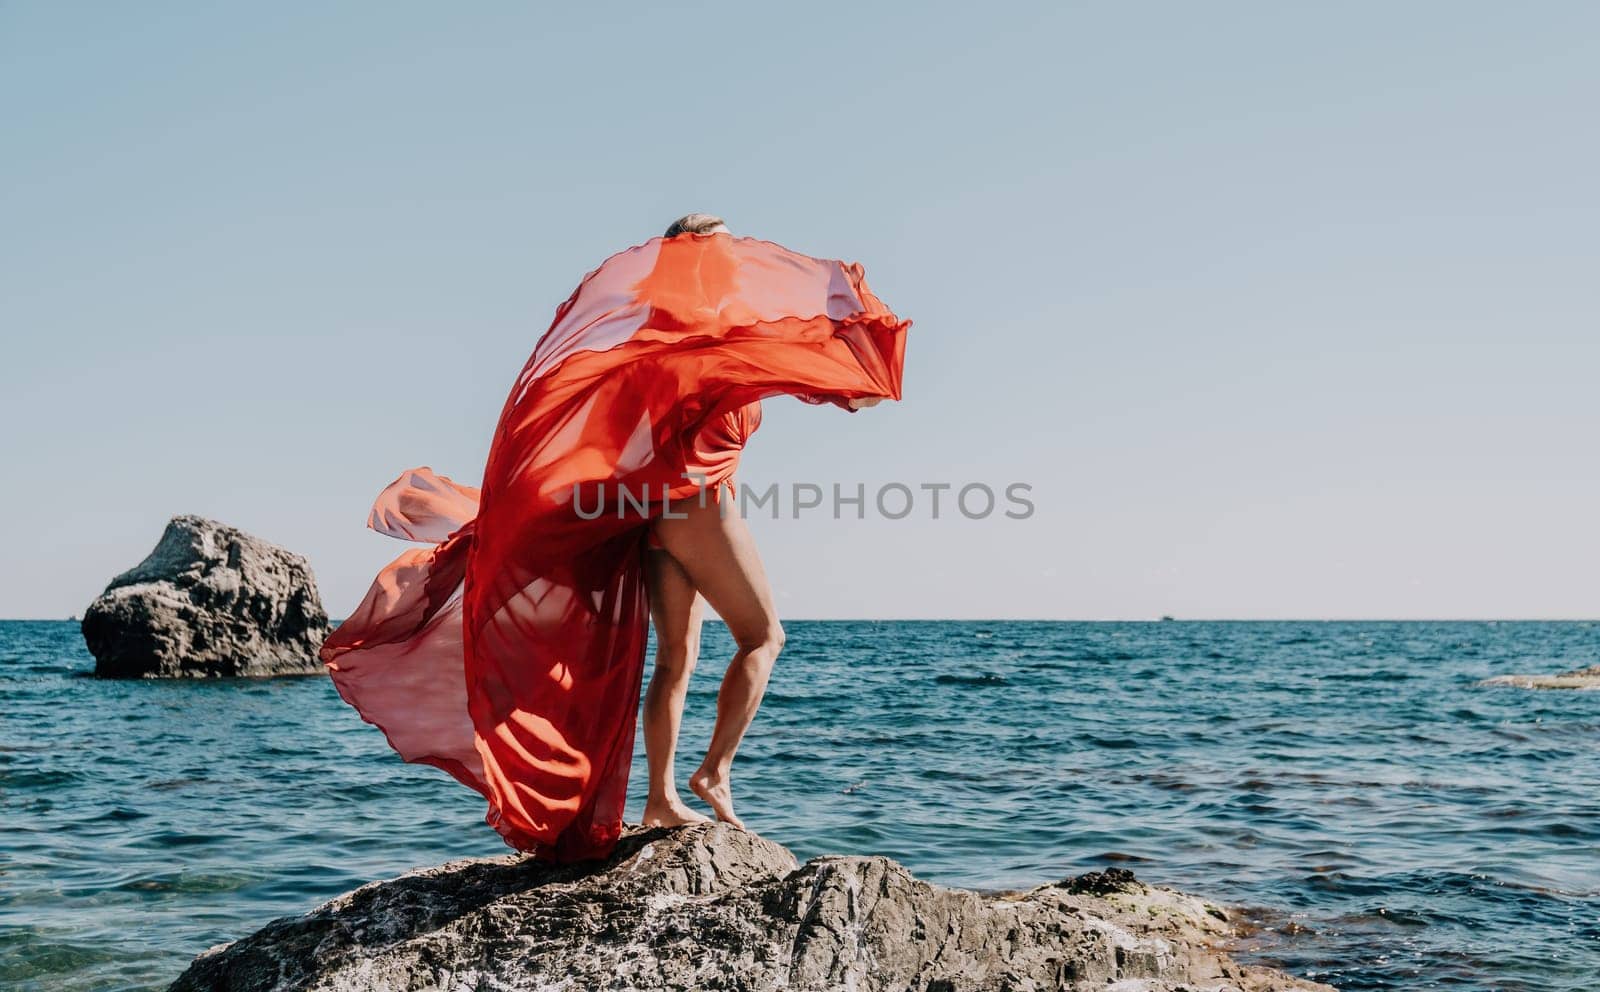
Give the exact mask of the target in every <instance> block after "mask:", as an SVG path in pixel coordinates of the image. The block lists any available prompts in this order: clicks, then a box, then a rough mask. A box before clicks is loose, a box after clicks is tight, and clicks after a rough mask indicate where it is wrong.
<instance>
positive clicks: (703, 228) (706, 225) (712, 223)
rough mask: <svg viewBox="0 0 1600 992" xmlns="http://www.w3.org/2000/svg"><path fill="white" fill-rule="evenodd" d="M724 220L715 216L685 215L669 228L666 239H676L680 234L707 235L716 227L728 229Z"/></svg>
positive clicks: (665, 235)
mask: <svg viewBox="0 0 1600 992" xmlns="http://www.w3.org/2000/svg"><path fill="white" fill-rule="evenodd" d="M726 226H727V225H726V224H724V223H723V221H722V218H721V217H718V216H717V215H715V214H684V215H683V216H682V217H679V218H678V219H677V220H675V221H673V222H672V226H670V227H668V228H667V233H666V234H663V235H662V237H664V238H675V237H677V236H678V235H680V234H706V233H708V232H710V231H711V229H712V228H715V227H726Z"/></svg>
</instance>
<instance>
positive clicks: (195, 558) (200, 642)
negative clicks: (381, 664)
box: [83, 516, 328, 678]
mask: <svg viewBox="0 0 1600 992" xmlns="http://www.w3.org/2000/svg"><path fill="white" fill-rule="evenodd" d="M327 635H328V614H327V613H326V612H324V611H323V609H322V600H321V598H320V597H319V596H318V595H317V583H316V580H315V579H314V578H313V577H312V575H311V566H310V565H308V564H307V563H306V560H305V559H304V558H302V557H300V556H299V555H297V554H292V553H290V552H288V551H285V550H284V549H283V548H280V547H278V546H277V545H274V544H268V543H267V542H265V541H263V540H261V539H259V538H255V537H251V536H250V535H249V534H246V533H245V532H244V531H242V530H239V529H238V528H235V527H229V526H227V525H226V524H219V523H217V522H216V521H214V520H207V519H205V518H204V517H192V516H181V517H173V518H172V520H171V522H169V523H168V524H167V529H166V532H165V533H163V534H162V535H161V541H160V542H159V543H158V544H157V545H156V548H155V550H154V551H152V552H150V555H149V557H147V558H145V560H144V561H142V562H140V563H139V564H138V565H136V566H134V567H133V568H132V569H130V570H128V571H126V572H124V573H122V574H121V575H119V576H117V577H116V578H114V579H112V580H111V584H110V585H108V586H106V591H105V592H103V593H101V594H100V598H98V599H96V600H95V601H94V602H93V603H91V604H89V608H88V610H86V611H85V612H84V615H83V639H84V640H85V641H86V642H87V643H88V645H89V652H90V653H91V654H93V655H94V658H95V668H94V673H95V674H96V675H100V676H104V677H108V678H175V677H185V676H187V677H208V676H224V675H247V676H261V675H298V674H312V673H319V672H321V671H322V670H323V669H322V664H321V662H320V661H318V659H317V648H319V647H320V646H321V645H322V640H323V638H324V637H326V636H327Z"/></svg>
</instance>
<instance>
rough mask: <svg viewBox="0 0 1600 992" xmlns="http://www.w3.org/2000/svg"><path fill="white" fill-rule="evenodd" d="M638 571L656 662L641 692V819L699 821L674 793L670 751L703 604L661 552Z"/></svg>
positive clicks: (667, 823) (658, 823) (664, 823)
mask: <svg viewBox="0 0 1600 992" xmlns="http://www.w3.org/2000/svg"><path fill="white" fill-rule="evenodd" d="M644 572H645V585H646V587H647V588H648V590H649V597H650V620H651V622H652V623H653V624H655V628H656V664H655V673H654V674H653V675H651V676H650V687H649V688H648V689H646V690H645V694H644V750H645V756H646V758H647V760H648V762H649V765H650V793H649V797H648V798H647V799H646V800H645V804H644V816H643V817H641V820H642V821H643V823H644V825H645V826H647V827H676V826H679V825H681V824H685V823H700V822H703V821H704V820H705V817H703V816H701V815H700V814H699V813H696V812H695V811H694V810H692V809H690V808H689V807H687V806H685V805H684V804H683V800H682V799H680V798H679V797H678V787H677V784H676V783H675V782H674V781H673V774H672V756H673V752H674V751H676V750H677V747H678V727H679V725H680V724H681V723H682V722H683V701H684V699H685V698H686V697H687V696H688V694H689V676H690V675H692V674H694V663H695V659H696V658H698V657H699V656H700V618H701V617H702V616H703V614H704V606H703V604H702V603H701V600H700V595H699V593H697V592H696V591H695V588H694V583H692V582H690V581H689V575H688V573H686V572H685V571H684V570H683V567H682V566H680V565H679V564H678V563H677V562H676V561H675V560H673V557H672V556H671V555H669V554H667V553H666V552H665V551H657V550H650V551H646V552H645V565H644Z"/></svg>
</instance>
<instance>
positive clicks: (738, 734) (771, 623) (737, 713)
mask: <svg viewBox="0 0 1600 992" xmlns="http://www.w3.org/2000/svg"><path fill="white" fill-rule="evenodd" d="M722 495H724V496H725V494H722ZM672 511H673V514H682V517H681V518H677V519H675V518H674V517H673V516H664V517H662V518H660V519H658V520H657V521H656V523H655V528H656V536H657V537H658V538H659V539H660V541H661V543H662V544H663V545H664V546H665V547H666V549H667V551H668V552H669V553H671V555H672V557H673V558H675V559H677V561H678V564H680V565H682V566H683V570H684V571H685V572H686V573H687V574H688V576H689V580H690V582H692V583H693V584H694V586H695V588H697V589H699V590H700V594H701V595H702V596H704V597H705V598H706V602H708V603H710V604H711V608H712V609H713V610H716V611H717V614H718V615H719V616H721V617H722V619H723V621H724V622H725V623H727V625H728V632H729V633H730V634H732V635H733V640H734V643H735V644H736V645H738V652H737V653H736V654H735V655H734V656H733V661H732V662H730V663H729V664H728V672H727V674H726V675H724V676H723V678H722V689H721V691H720V692H718V693H717V725H716V729H715V730H713V731H712V734H711V746H710V747H709V748H708V749H707V750H706V757H705V760H704V761H702V762H701V763H700V767H699V768H698V769H697V770H696V771H695V773H694V774H693V775H691V776H690V777H689V788H691V789H693V790H694V791H695V794H696V795H698V796H699V797H700V798H701V799H704V800H705V801H706V802H708V803H710V804H711V808H712V809H714V810H716V813H717V819H719V820H725V821H727V822H728V823H732V824H734V825H735V826H739V827H742V826H744V824H743V823H741V822H740V821H739V818H738V817H737V816H735V815H734V813H733V791H732V785H731V779H730V769H731V768H732V766H733V755H734V753H735V752H736V751H738V750H739V742H740V741H741V740H743V739H744V734H745V731H746V730H747V729H749V727H750V721H751V720H752V719H754V718H755V715H756V710H757V708H759V707H760V705H761V697H762V695H763V694H764V693H765V692H766V690H767V678H768V676H770V675H771V674H772V664H773V662H775V661H776V660H777V658H778V652H779V651H780V650H782V649H783V627H782V626H781V625H780V624H779V623H778V612H777V609H776V608H775V607H774V605H773V602H772V588H771V587H770V586H769V585H768V584H767V574H766V571H765V570H764V569H763V568H762V567H761V556H760V555H759V554H757V552H756V545H755V539H754V538H752V537H751V535H750V531H749V529H748V528H747V527H746V526H745V523H744V519H743V518H741V517H740V516H739V514H738V513H737V512H735V511H734V509H733V508H732V507H730V508H728V511H727V513H726V514H724V513H723V512H722V508H721V507H720V506H719V505H718V504H717V503H707V504H706V505H703V506H702V505H701V503H700V499H699V497H691V498H689V499H686V500H683V501H682V502H681V503H674V504H673V506H672Z"/></svg>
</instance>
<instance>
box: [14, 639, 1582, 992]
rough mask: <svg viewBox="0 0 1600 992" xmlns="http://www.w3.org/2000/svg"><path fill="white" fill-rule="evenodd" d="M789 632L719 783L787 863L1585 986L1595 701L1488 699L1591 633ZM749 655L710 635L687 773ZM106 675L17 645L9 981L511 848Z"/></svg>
mask: <svg viewBox="0 0 1600 992" xmlns="http://www.w3.org/2000/svg"><path fill="white" fill-rule="evenodd" d="M786 626H787V628H788V631H789V644H788V647H787V649H786V650H785V652H784V655H783V657H782V659H781V660H780V661H779V664H778V667H777V670H776V672H775V674H774V676H773V680H772V685H771V689H770V691H769V693H768V695H767V699H766V702H765V703H764V704H763V706H762V709H761V713H760V715H759V717H758V718H757V720H756V723H755V725H754V727H753V728H752V730H751V733H750V735H749V737H748V738H747V739H746V742H745V744H744V748H743V750H742V751H741V752H740V754H739V758H738V761H737V763H736V765H735V767H734V775H735V778H734V785H735V789H736V796H737V800H738V804H739V810H740V812H741V814H742V815H743V817H744V818H745V820H746V822H747V823H748V824H749V826H750V827H751V828H752V829H755V830H758V831H760V832H761V833H763V834H765V835H766V836H768V837H770V838H772V839H774V840H777V841H779V842H781V843H783V844H786V845H787V846H789V847H790V848H791V849H793V850H794V852H795V853H796V854H797V855H798V856H799V857H800V858H802V859H804V858H807V857H810V856H813V855H818V854H823V853H827V852H844V853H855V854H884V855H888V856H890V857H892V858H895V859H897V860H899V861H900V862H902V863H903V864H905V865H906V866H907V867H909V868H910V869H911V870H913V871H914V872H916V873H917V874H918V875H920V876H922V877H923V878H926V879H929V880H932V881H935V882H940V883H944V884H947V885H957V886H968V887H974V888H984V889H996V888H1011V887H1024V886H1029V885H1033V884H1037V883H1042V882H1046V881H1052V880H1056V879H1060V878H1062V877H1064V876H1067V875H1071V874H1076V873H1079V872H1083V871H1087V870H1090V869H1095V868H1102V867H1106V866H1116V867H1124V868H1132V869H1133V870H1134V871H1135V873H1136V874H1138V876H1139V877H1140V878H1142V879H1144V880H1146V881H1149V882H1155V883H1161V884H1166V885H1172V886H1175V887H1177V888H1181V889H1185V890H1188V891H1191V892H1194V893H1196V894H1199V895H1202V896H1205V897H1207V898H1210V899H1213V900H1217V901H1220V902H1223V903H1226V904H1228V905H1230V906H1234V907H1238V918H1239V919H1241V920H1242V921H1244V922H1245V923H1246V924H1247V929H1248V931H1249V932H1250V936H1249V937H1248V939H1247V940H1246V941H1245V943H1244V945H1243V952H1244V953H1245V954H1246V955H1247V956H1248V957H1249V959H1250V960H1253V961H1257V962H1261V963H1266V964H1273V965H1276V966H1278V967H1282V968H1285V969H1287V970H1289V971H1291V972H1293V973H1295V974H1298V975H1304V976H1310V977H1314V978H1316V979H1318V980H1320V981H1325V982H1329V983H1331V984H1333V985H1335V986H1337V987H1339V988H1342V989H1347V990H1362V989H1396V990H1399V989H1406V990H1411V989H1485V990H1487V989H1500V990H1518V992H1521V990H1563V992H1566V990H1571V992H1577V990H1584V992H1592V990H1596V989H1600V692H1534V691H1527V690H1520V689H1513V688H1498V687H1496V688H1490V687H1483V686H1480V685H1479V684H1478V683H1479V680H1481V679H1483V678H1485V677H1486V676H1490V675H1494V674H1499V673H1505V672H1529V671H1533V672H1555V671H1561V670H1566V669H1571V668H1578V667H1584V666H1588V665H1592V664H1595V663H1596V662H1600V624H1590V623H1278V622H1272V623H1199V622H1195V623H1187V622H1174V623H973V622H938V623H933V622H927V623H925V622H795V623H790V624H787V625H786ZM730 648H731V645H730V642H729V640H728V638H727V634H726V631H725V630H724V629H723V628H721V627H720V626H718V625H715V624H712V625H710V626H708V630H707V637H706V640H705V659H704V661H703V662H702V666H701V669H700V671H698V672H697V673H696V674H695V676H694V682H693V689H692V691H691V693H690V696H689V703H688V712H687V716H686V719H685V722H684V732H683V741H682V754H681V756H680V759H679V769H680V771H681V773H682V774H684V775H686V774H687V773H688V772H689V771H690V770H692V769H693V767H694V765H695V763H696V760H697V758H698V755H699V750H700V749H701V748H703V747H704V744H705V741H706V739H707V737H708V736H709V732H710V720H711V716H712V713H713V709H714V705H715V692H716V687H717V680H718V678H719V676H720V675H721V669H722V664H723V660H724V659H725V658H726V657H727V656H728V654H729V653H730ZM91 668H92V661H91V659H90V658H89V656H88V654H87V653H86V651H85V650H84V646H83V642H82V639H81V637H80V636H79V634H78V629H77V626H76V624H72V623H54V622H5V623H0V988H6V989H18V990H41V992H42V990H50V992H54V990H91V989H92V990H97V992H101V990H115V989H159V988H163V987H164V986H165V985H166V984H167V983H168V982H170V981H171V980H172V979H173V978H174V977H176V976H177V974H178V973H179V972H180V971H182V970H183V968H184V967H185V965H186V964H187V963H188V961H189V959H190V958H191V957H192V956H193V955H194V954H196V953H197V952H199V951H201V950H203V949H204V948H206V947H208V946H210V945H213V944H216V943H219V942H222V941H227V940H231V939H234V938H236V937H241V936H244V935H246V934H248V933H250V932H251V931H253V930H255V929H256V928H258V927H260V926H261V925H262V924H264V923H266V922H267V921H268V920H270V919H272V918H274V917H277V916H281V915H285V914H294V913H300V912H304V911H305V910H308V909H310V908H311V907H313V906H314V905H316V904H317V903H319V902H321V901H323V900H325V899H328V898H330V897H332V896H334V895H337V894H339V893H341V892H344V891H346V890H348V889H351V888H353V887H355V886H357V885H359V884H361V883H363V882H367V881H370V880H372V879H380V878H387V877H390V876H393V875H396V874H398V873H400V872H403V871H405V870H407V869H409V868H412V867H416V866H421V865H431V864H435V863H438V862H441V861H444V860H447V859H450V858H459V857H465V856H474V855H493V854H498V853H501V852H503V851H504V850H505V849H504V848H503V847H502V846H501V843H500V841H499V839H498V837H497V836H496V835H495V834H494V833H493V832H492V831H491V830H490V829H489V828H488V827H486V826H484V824H483V822H482V815H483V809H482V802H481V800H480V799H479V798H478V796H477V795H476V794H474V793H472V792H471V791H469V790H467V789H465V788H463V787H462V786H460V785H457V784H456V783H455V782H454V781H453V780H451V779H449V778H448V777H447V776H445V775H444V774H443V773H441V772H438V771H435V770H434V769H431V768H427V767H417V766H410V765H405V764H403V763H401V762H400V761H399V759H398V758H396V757H395V756H394V755H393V754H392V753H391V752H390V751H389V750H388V748H387V746H386V745H385V743H384V740H383V737H382V735H381V734H380V733H379V732H378V731H377V730H376V729H374V728H372V727H370V726H367V725H365V724H363V723H362V722H361V720H360V719H359V718H358V717H357V716H356V714H355V712H354V711H353V710H351V709H349V708H348V707H346V706H345V705H344V704H343V703H342V702H341V701H340V700H339V698H338V696H337V695H335V693H334V691H333V688H332V686H331V685H330V684H329V682H328V681H327V680H326V679H324V678H321V677H309V678H291V679H278V680H273V681H260V682H257V681H212V682H158V681H148V682H108V681H99V680H96V679H93V678H89V677H86V676H87V674H88V673H89V671H90V670H91ZM636 750H637V752H638V753H637V755H636V761H635V769H634V780H633V794H632V801H631V803H630V805H629V812H630V814H631V815H634V816H636V815H637V813H638V810H639V808H640V806H641V803H642V789H643V781H644V780H643V753H642V747H641V748H638V749H636Z"/></svg>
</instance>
